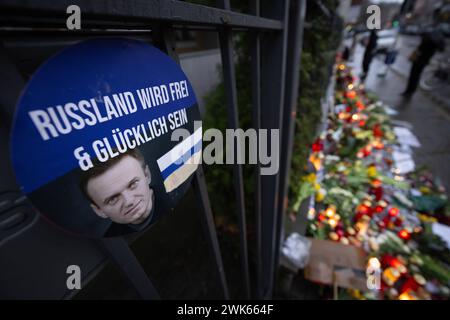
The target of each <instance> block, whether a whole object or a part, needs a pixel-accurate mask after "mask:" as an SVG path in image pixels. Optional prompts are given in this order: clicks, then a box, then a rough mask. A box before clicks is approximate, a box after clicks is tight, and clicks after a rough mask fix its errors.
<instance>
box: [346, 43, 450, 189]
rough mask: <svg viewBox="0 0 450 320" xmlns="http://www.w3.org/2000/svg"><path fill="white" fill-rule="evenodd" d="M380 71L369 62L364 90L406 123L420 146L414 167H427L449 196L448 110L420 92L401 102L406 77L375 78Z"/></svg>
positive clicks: (357, 53)
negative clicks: (372, 94) (390, 108)
mask: <svg viewBox="0 0 450 320" xmlns="http://www.w3.org/2000/svg"><path fill="white" fill-rule="evenodd" d="M407 48H410V47H407ZM412 48H415V46H412ZM363 52H364V49H363V48H362V47H361V46H358V47H357V48H356V50H355V55H354V62H353V63H352V64H353V66H354V70H355V74H356V75H359V73H360V70H361V60H362V54H363ZM404 52H408V50H407V49H406V50H403V52H402V53H401V54H402V55H405V54H404ZM400 59H403V58H400ZM400 61H401V60H400ZM399 63H403V62H399ZM408 63H409V62H408ZM384 68H385V65H384V63H383V62H382V61H380V59H373V60H372V64H371V66H370V70H369V74H368V76H367V78H366V81H365V86H366V89H367V90H368V91H372V92H373V93H375V94H376V95H377V96H378V97H379V99H380V100H382V101H383V102H385V103H386V104H387V105H389V106H390V107H392V108H393V109H396V111H397V112H398V114H397V115H396V116H394V119H395V120H400V121H406V122H408V123H409V124H410V125H411V127H412V132H413V133H414V134H415V135H416V136H417V138H418V140H419V142H420V144H421V147H420V148H415V149H413V150H414V155H413V157H414V160H415V162H416V166H419V165H422V164H424V165H427V166H428V167H429V168H430V169H431V170H432V172H433V173H434V175H435V176H436V177H438V178H439V179H440V180H441V181H442V183H443V185H444V186H445V188H446V190H447V195H448V196H450V112H449V110H450V109H448V110H447V109H446V108H445V107H443V106H442V105H441V104H439V103H437V102H435V101H434V100H433V99H431V98H430V97H429V96H427V95H426V94H424V92H423V90H417V91H416V93H415V94H414V95H413V96H412V97H411V98H410V99H409V100H405V99H404V98H403V97H402V96H401V95H400V94H401V92H402V91H403V90H404V89H405V87H406V81H407V78H406V77H405V76H403V75H402V74H400V72H395V71H393V70H388V71H387V73H386V75H385V76H384V77H379V76H378V73H380V70H383V69H384ZM407 70H409V69H407ZM449 91H450V90H449Z"/></svg>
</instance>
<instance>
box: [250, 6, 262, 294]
mask: <svg viewBox="0 0 450 320" xmlns="http://www.w3.org/2000/svg"><path fill="white" fill-rule="evenodd" d="M251 13H252V14H253V15H255V16H259V15H260V0H252V1H251ZM251 41H252V42H251V52H250V54H251V58H252V67H251V68H252V104H253V106H252V122H253V128H254V129H255V130H259V129H260V128H261V46H260V35H259V32H258V31H254V32H252V35H251ZM257 150H258V151H259V147H257ZM254 174H255V181H254V183H255V194H254V199H255V255H256V257H255V266H256V276H255V281H256V285H255V297H256V298H257V299H261V298H262V261H261V255H262V247H261V237H262V233H261V165H260V163H259V161H258V162H257V164H256V166H255V173H254Z"/></svg>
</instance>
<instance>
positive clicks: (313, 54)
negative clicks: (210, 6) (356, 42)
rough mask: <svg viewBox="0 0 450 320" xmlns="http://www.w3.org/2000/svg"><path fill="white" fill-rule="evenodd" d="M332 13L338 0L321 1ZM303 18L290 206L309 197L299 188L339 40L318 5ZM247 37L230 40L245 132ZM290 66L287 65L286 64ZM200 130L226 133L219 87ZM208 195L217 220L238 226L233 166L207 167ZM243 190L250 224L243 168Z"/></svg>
mask: <svg viewBox="0 0 450 320" xmlns="http://www.w3.org/2000/svg"><path fill="white" fill-rule="evenodd" d="M323 3H324V4H325V5H326V6H327V7H328V8H329V9H330V10H331V11H332V12H334V10H335V8H336V6H337V1H323ZM307 7H308V8H307V17H306V20H307V22H308V25H310V27H309V28H307V29H305V30H304V40H303V51H302V56H301V69H300V70H301V71H300V89H299V90H300V91H299V99H298V108H297V117H296V119H295V135H294V141H293V155H292V162H291V171H290V177H289V193H288V197H289V207H290V208H291V210H293V208H294V205H295V208H298V205H299V202H300V201H299V200H302V198H304V197H305V194H310V193H311V190H310V189H309V188H306V187H303V188H302V179H301V177H302V176H303V175H304V172H305V166H306V160H307V157H308V155H309V151H310V149H309V146H310V145H311V143H312V141H313V140H314V138H315V135H316V130H317V126H318V124H319V122H320V118H321V105H320V99H321V98H322V97H323V96H324V93H325V90H326V87H327V84H328V82H329V76H330V75H331V74H330V71H331V67H332V64H333V61H334V56H335V52H336V48H337V46H338V43H339V41H340V39H339V34H338V32H339V31H340V30H339V28H336V26H333V24H332V23H330V18H328V17H326V16H325V15H324V14H323V12H322V11H321V10H320V9H319V8H318V6H317V5H315V4H313V3H311V4H309V3H308V6H307ZM249 45H250V41H248V38H247V35H246V34H238V35H237V36H236V38H235V39H234V47H235V49H236V50H235V54H236V60H235V61H236V62H237V63H236V66H235V67H236V83H237V96H238V107H239V122H240V123H239V125H240V127H241V128H243V129H244V130H245V129H246V128H249V127H251V118H252V117H251V116H252V112H251V110H252V103H251V70H250V66H251V60H250V54H249V52H250V51H249ZM288 67H289V66H288ZM205 106H206V113H205V117H204V124H203V126H204V128H205V129H207V128H217V129H220V130H225V128H227V127H228V124H227V119H228V117H227V106H226V95H225V90H224V85H223V83H221V84H219V85H218V86H217V87H216V88H215V89H214V90H212V91H211V92H210V93H209V95H207V97H206V103H205ZM205 171H206V176H207V183H208V191H209V194H210V197H211V200H212V201H211V203H212V206H213V211H214V212H215V214H216V218H217V219H218V220H219V223H220V222H224V223H232V224H234V223H236V217H237V214H235V212H236V207H235V203H236V201H235V193H234V192H235V191H234V186H233V170H232V166H231V165H214V166H208V167H206V168H205ZM243 173H244V191H245V202H246V210H247V215H248V218H247V221H248V222H249V224H250V223H251V222H252V221H253V217H252V214H253V211H254V210H253V206H254V200H253V199H254V194H253V186H254V166H244V169H243Z"/></svg>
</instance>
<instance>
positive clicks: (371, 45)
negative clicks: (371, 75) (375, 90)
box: [362, 29, 378, 78]
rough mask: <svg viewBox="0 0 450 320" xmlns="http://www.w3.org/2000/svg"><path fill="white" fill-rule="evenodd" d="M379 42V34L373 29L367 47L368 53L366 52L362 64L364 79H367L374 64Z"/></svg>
mask: <svg viewBox="0 0 450 320" xmlns="http://www.w3.org/2000/svg"><path fill="white" fill-rule="evenodd" d="M377 40H378V36H377V32H376V31H375V29H372V30H371V31H370V36H369V41H368V42H367V45H366V51H364V58H363V62H362V70H363V74H362V78H365V77H366V76H367V73H368V72H369V67H370V62H372V58H373V56H374V53H375V49H376V47H377Z"/></svg>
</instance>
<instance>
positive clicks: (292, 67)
mask: <svg viewBox="0 0 450 320" xmlns="http://www.w3.org/2000/svg"><path fill="white" fill-rule="evenodd" d="M72 4H76V5H78V6H79V7H80V8H81V12H82V20H81V21H82V28H81V30H74V31H69V30H67V29H66V28H65V26H66V19H67V14H66V8H67V7H68V6H69V5H72ZM305 8H306V1H305V0H303V1H302V0H297V1H296V0H293V1H289V0H277V1H258V0H253V1H251V13H250V14H242V13H237V12H234V11H232V10H231V7H230V1H229V0H221V1H218V3H217V8H216V7H208V6H202V5H195V4H191V3H187V2H181V1H162V0H147V1H144V0H97V1H88V0H62V1H50V0H41V1H31V0H30V1H26V0H24V1H12V0H0V21H1V25H0V35H1V36H0V70H1V77H0V88H2V90H1V91H2V92H1V95H0V112H1V118H0V119H1V120H0V121H1V123H0V126H1V127H0V130H1V133H0V137H1V145H0V148H1V152H0V158H1V159H0V165H1V167H0V170H1V183H0V200H1V201H0V270H1V276H0V279H1V282H2V288H0V295H1V296H5V297H7V298H15V297H17V298H20V297H22V296H24V295H23V294H22V293H21V292H23V291H24V290H28V293H27V295H26V297H47V298H63V297H70V296H71V293H70V292H68V291H67V289H66V288H65V276H66V275H65V273H64V271H65V266H66V265H67V264H68V262H69V261H71V260H74V259H76V260H77V261H81V267H82V268H84V270H89V272H88V273H87V274H85V275H84V277H83V281H84V282H88V281H89V280H90V279H91V278H92V277H94V276H95V274H96V273H97V272H98V271H99V270H101V269H102V267H103V266H104V264H105V262H106V261H107V259H112V260H113V261H114V262H115V263H116V265H117V266H118V267H119V268H121V269H122V270H123V271H124V272H125V274H126V275H127V277H128V279H129V280H130V281H131V284H132V285H133V286H134V287H135V288H136V289H137V291H138V292H139V294H140V295H141V297H143V298H158V293H157V289H155V288H154V287H153V285H152V283H151V282H150V280H149V279H148V277H147V276H146V274H145V272H144V270H143V268H142V267H141V266H140V264H139V261H138V260H137V259H136V257H134V256H133V254H132V252H131V251H130V249H129V247H128V242H129V241H132V239H131V240H130V239H121V238H120V239H113V240H103V241H101V242H100V243H97V242H96V241H93V240H87V239H81V238H76V237H71V236H69V235H66V234H64V233H62V232H60V231H58V230H56V229H55V228H53V227H52V226H50V225H49V224H48V223H47V222H45V221H42V219H38V218H37V214H36V212H35V211H34V210H32V209H31V208H30V206H29V205H27V202H26V199H25V198H24V197H23V196H22V195H21V193H20V192H19V188H18V186H17V185H16V182H15V179H14V176H13V174H12V169H11V166H10V164H9V160H8V159H9V145H8V144H9V141H8V139H9V131H10V128H11V122H12V116H13V113H14V108H15V104H16V102H17V99H18V97H19V94H20V91H21V90H22V88H23V87H24V85H25V83H26V81H27V77H28V76H29V75H31V74H32V72H33V71H34V70H35V68H36V67H37V66H38V65H39V64H40V63H42V61H44V60H45V59H46V58H48V56H49V55H50V54H52V53H54V52H55V51H56V50H57V49H58V48H61V47H64V46H66V45H68V44H70V43H72V42H76V41H79V40H82V39H85V38H89V37H98V36H112V35H114V36H116V35H124V36H128V37H133V38H139V39H142V40H144V41H148V42H151V43H153V45H155V46H157V47H159V48H160V49H162V50H163V51H165V52H166V53H167V54H169V55H170V56H171V57H172V58H173V59H175V60H176V61H178V56H177V54H176V52H175V43H174V30H176V29H179V28H189V29H201V30H211V31H214V32H217V33H218V35H219V40H220V49H221V58H222V66H223V76H224V84H225V90H226V106H227V113H228V127H229V128H238V127H239V118H238V103H237V90H236V76H235V67H234V60H233V42H232V37H233V35H234V33H235V32H236V31H239V32H246V33H249V34H250V36H251V39H252V40H251V61H252V66H251V68H252V100H253V101H252V102H253V106H252V108H253V109H252V112H253V127H254V128H255V129H280V159H279V161H280V170H279V172H278V173H277V174H276V175H271V176H265V175H261V174H257V176H256V179H255V182H254V183H255V190H256V192H255V204H256V212H255V217H256V224H255V225H256V238H257V241H256V250H255V252H256V257H255V258H256V270H249V262H248V260H249V257H248V251H249V250H248V249H249V248H248V245H247V234H246V224H247V221H246V216H247V214H246V212H245V203H244V199H245V197H244V186H243V173H242V167H241V165H240V164H235V165H234V167H233V177H234V180H233V181H234V188H235V201H236V204H237V208H238V212H236V214H237V215H238V221H239V232H240V261H241V271H242V279H243V284H244V285H243V287H244V289H245V297H246V298H271V297H272V294H273V290H274V283H275V280H276V279H275V277H276V271H277V267H278V257H279V247H280V240H281V237H282V226H283V216H284V214H283V213H284V211H285V209H286V208H285V198H286V195H287V188H288V176H289V168H290V160H291V150H292V140H293V139H292V137H293V132H294V121H293V120H294V117H295V108H296V103H297V94H298V86H299V71H300V54H301V47H302V32H303V23H304V16H305ZM49 42H50V45H48V43H49ZM27 48H30V50H28V51H27ZM31 48H32V50H31ZM16 53H17V55H16V56H14V55H15V54H16ZM12 56H13V57H12ZM270 149H271V147H270V146H269V150H270ZM259 169H260V168H259V165H258V173H259ZM193 187H194V190H195V192H196V195H197V198H198V203H199V207H200V208H201V215H202V219H203V226H204V231H205V235H206V236H207V239H208V244H209V246H210V252H211V256H212V259H213V261H214V263H215V267H216V269H217V275H218V281H219V283H220V286H221V288H222V293H223V297H224V298H229V293H228V286H227V280H226V276H225V272H224V267H223V263H222V258H221V252H220V248H219V243H218V240H217V235H216V230H215V226H214V220H213V215H212V212H211V207H210V203H209V198H208V193H207V189H206V183H205V177H204V174H203V171H202V168H201V167H200V168H199V169H198V170H197V172H196V174H195V179H194V185H193ZM37 261H38V262H37ZM30 264H34V265H36V266H37V267H36V268H35V269H34V272H35V274H34V275H28V277H25V278H26V279H31V281H33V282H34V283H33V285H26V284H21V282H20V280H19V279H25V278H24V277H18V276H14V274H16V273H18V272H20V271H21V272H26V270H27V269H26V268H24V269H22V270H17V269H15V268H12V266H13V265H22V266H26V265H30ZM48 268H50V269H52V270H54V271H55V272H53V273H50V275H51V276H50V275H49V272H48ZM60 270H64V271H60ZM40 272H42V273H43V274H47V275H49V276H48V277H46V276H44V277H42V276H41V277H40V276H39V274H40ZM251 272H255V274H254V276H253V277H251V276H250V273H251ZM15 277H18V278H15ZM250 279H255V283H251V281H250ZM25 282H26V281H22V283H25ZM31 288H36V289H31ZM39 288H40V289H39ZM43 288H45V289H43ZM30 290H31V291H30ZM33 290H35V291H36V292H34V293H32V291H33ZM39 290H41V291H39ZM42 291H45V292H44V293H43V292H42ZM231 298H232V297H231Z"/></svg>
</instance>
